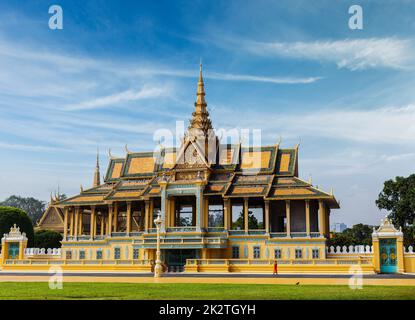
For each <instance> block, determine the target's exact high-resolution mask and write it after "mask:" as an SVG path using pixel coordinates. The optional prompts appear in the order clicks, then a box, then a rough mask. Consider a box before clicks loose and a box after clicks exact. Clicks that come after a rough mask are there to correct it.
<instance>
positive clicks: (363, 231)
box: [328, 223, 373, 246]
mask: <svg viewBox="0 0 415 320" xmlns="http://www.w3.org/2000/svg"><path fill="white" fill-rule="evenodd" d="M372 233H373V227H372V226H369V225H367V224H362V223H359V224H355V225H354V226H353V227H352V228H347V229H345V230H344V231H343V232H337V233H335V234H334V236H333V237H332V238H331V239H330V240H329V242H328V245H329V246H358V245H365V246H366V245H371V244H372Z"/></svg>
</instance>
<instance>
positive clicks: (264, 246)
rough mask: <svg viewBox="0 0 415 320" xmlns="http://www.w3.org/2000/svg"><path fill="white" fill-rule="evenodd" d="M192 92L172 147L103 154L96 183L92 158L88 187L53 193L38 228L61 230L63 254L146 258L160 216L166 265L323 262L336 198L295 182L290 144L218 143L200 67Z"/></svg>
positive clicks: (85, 257)
mask: <svg viewBox="0 0 415 320" xmlns="http://www.w3.org/2000/svg"><path fill="white" fill-rule="evenodd" d="M196 96H197V98H196V102H195V106H194V110H193V113H192V117H191V120H190V124H189V127H188V130H187V132H186V134H185V136H184V137H183V140H182V141H181V145H180V147H178V148H161V149H160V151H159V152H130V151H128V150H127V151H126V155H125V157H122V158H118V157H113V156H111V155H110V159H109V164H108V168H107V172H106V174H105V178H104V181H103V182H102V183H101V181H100V168H99V161H98V157H97V164H96V170H95V174H94V180H93V187H92V188H90V189H86V190H83V189H82V188H81V192H80V194H78V195H76V196H73V197H70V198H67V199H60V197H59V196H57V197H54V198H53V199H52V201H51V203H50V205H49V207H48V208H47V210H46V211H45V213H44V215H43V217H42V219H41V220H40V222H39V226H38V227H39V228H41V229H52V230H56V231H59V232H62V234H63V241H62V249H61V250H62V257H61V258H62V259H65V260H68V261H69V260H77V261H79V260H87V261H97V263H99V260H103V261H109V260H111V261H119V262H115V264H116V265H118V264H122V263H126V264H129V263H132V261H137V265H140V264H144V265H145V264H146V263H147V262H148V261H154V259H155V254H156V228H155V224H154V220H155V219H156V217H157V216H158V215H159V214H160V216H161V220H162V224H161V228H160V246H161V257H162V261H163V264H164V265H165V266H166V268H167V269H168V270H170V271H182V270H183V269H184V268H188V270H192V268H193V267H192V266H194V265H195V261H199V262H200V263H201V264H203V261H205V263H206V264H208V263H209V261H214V260H215V259H217V260H218V261H219V260H221V259H223V260H221V261H226V259H230V260H232V261H234V262H235V261H238V260H241V261H243V260H244V261H247V260H249V261H251V262H252V263H254V262H255V260H256V259H257V260H258V261H259V260H264V259H285V260H292V259H297V260H309V259H326V255H327V252H326V240H327V238H328V237H329V220H330V213H331V210H332V209H337V208H339V203H338V202H337V200H336V198H335V197H334V195H333V194H332V192H329V193H328V192H324V191H322V190H321V189H319V188H318V187H316V186H313V185H312V183H311V181H308V182H307V181H304V180H302V179H300V178H299V168H298V151H299V150H298V145H297V146H295V147H294V148H291V149H286V148H280V145H279V143H278V144H275V145H269V146H258V147H245V146H242V145H241V143H237V144H233V143H231V144H221V143H220V141H219V139H218V137H217V136H216V135H215V133H214V130H213V125H212V122H211V120H210V118H209V113H208V111H207V109H206V107H207V104H206V101H205V90H204V81H203V77H202V68H200V75H199V80H198V85H197V94H196ZM230 121H231V120H230ZM235 125H236V124H235ZM145 261H147V262H145ZM186 261H187V263H186ZM251 262H250V263H251ZM192 263H193V264H192ZM150 264H151V263H150Z"/></svg>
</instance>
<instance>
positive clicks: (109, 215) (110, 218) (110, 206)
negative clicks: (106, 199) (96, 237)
mask: <svg viewBox="0 0 415 320" xmlns="http://www.w3.org/2000/svg"><path fill="white" fill-rule="evenodd" d="M113 210H114V208H113V206H112V204H110V205H109V206H108V227H107V234H108V235H109V236H110V237H111V233H112V220H113V217H112V211H113Z"/></svg>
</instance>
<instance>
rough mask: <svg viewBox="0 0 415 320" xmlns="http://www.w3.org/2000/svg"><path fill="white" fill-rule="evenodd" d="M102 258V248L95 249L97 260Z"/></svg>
mask: <svg viewBox="0 0 415 320" xmlns="http://www.w3.org/2000/svg"><path fill="white" fill-rule="evenodd" d="M101 259H102V250H97V260H101Z"/></svg>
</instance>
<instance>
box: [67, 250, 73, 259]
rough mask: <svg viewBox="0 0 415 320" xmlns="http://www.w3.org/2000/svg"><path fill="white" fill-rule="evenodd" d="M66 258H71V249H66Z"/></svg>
mask: <svg viewBox="0 0 415 320" xmlns="http://www.w3.org/2000/svg"><path fill="white" fill-rule="evenodd" d="M66 259H67V260H71V259H72V251H66Z"/></svg>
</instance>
